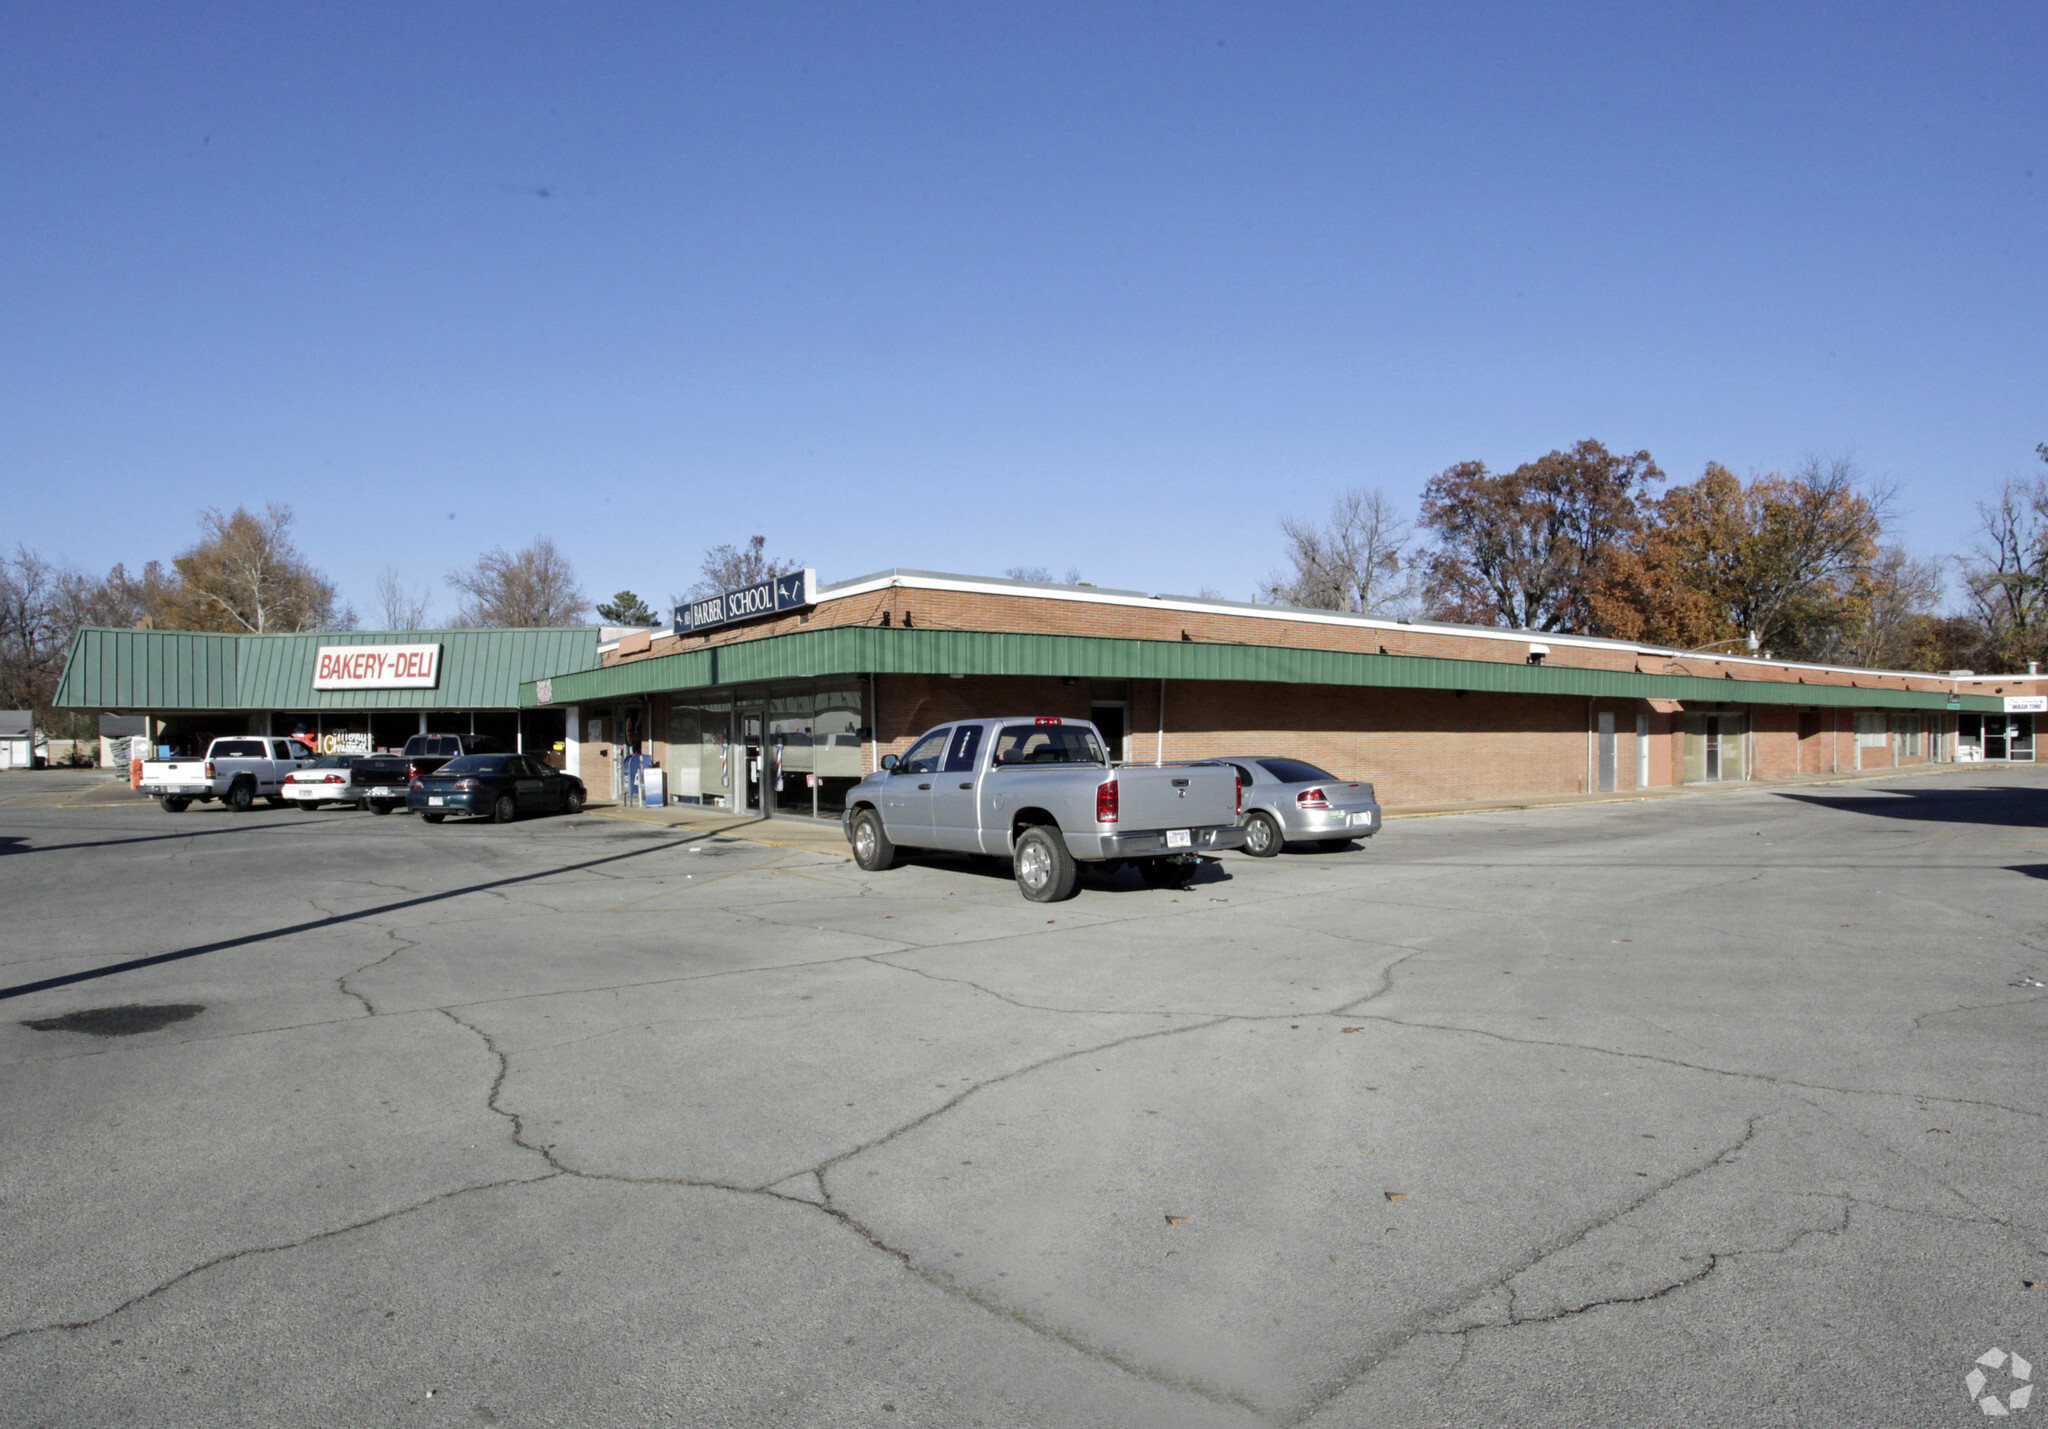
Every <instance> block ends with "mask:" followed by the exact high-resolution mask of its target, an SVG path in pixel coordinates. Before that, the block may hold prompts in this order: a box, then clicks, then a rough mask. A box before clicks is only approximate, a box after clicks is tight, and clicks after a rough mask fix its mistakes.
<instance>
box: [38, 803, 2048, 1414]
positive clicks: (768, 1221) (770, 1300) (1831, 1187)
mask: <svg viewBox="0 0 2048 1429" xmlns="http://www.w3.org/2000/svg"><path fill="white" fill-rule="evenodd" d="M2044 821H2048V778H2043V777H2041V776H2036V775H2033V774H2018V775H2015V774H2009V773H2005V772H2002V771H2001V772H1996V773H1987V772H1983V771H1979V772H1975V773H1959V774H1954V775H1944V776H1937V777H1932V778H1915V779H1905V780H1899V781H1896V782H1895V783H1890V784H1866V785H1858V786H1855V787H1853V788H1832V789H1828V790H1825V791H1810V792H1808V793H1805V794H1803V795H1802V794H1795V795H1787V794H1783V793H1775V794H1772V793H1754V794H1739V795H1733V796H1728V797H1720V798H1711V799H1697V800H1690V799H1688V800H1669V801H1660V802H1657V803H1651V804H1620V805H1602V806H1595V807H1584V808H1574V809H1564V810H1544V811H1532V812H1525V813H1517V814H1507V815H1498V816H1466V817H1458V818H1444V819H1431V820H1420V821H1410V822H1404V823H1397V824H1396V825H1394V826H1393V828H1392V829H1391V830H1390V831H1389V832H1387V833H1386V834H1384V835H1382V836H1381V837H1380V838H1378V839H1375V840H1374V841H1373V842H1372V843H1371V844H1369V845H1367V846H1365V847H1364V848H1362V849H1360V850H1359V851H1357V852H1353V853H1347V854H1341V855H1290V856H1288V857H1285V858H1282V859H1279V860H1276V861H1273V862H1270V863H1262V862H1255V861H1252V860H1249V859H1243V858H1239V857H1232V858H1230V859H1229V860H1227V861H1226V862H1225V863H1223V864H1221V865H1218V866H1217V867H1216V868H1214V869H1212V870H1211V871H1210V872H1209V873H1208V874H1207V875H1206V876H1205V878H1204V880H1203V881H1202V882H1201V883H1199V884H1198V885H1197V886H1196V887H1195V888H1194V889H1192V890H1190V891H1188V892H1185V893H1179V894H1174V893H1168V892H1155V891H1150V890H1146V889H1144V888H1142V887H1141V886H1140V885H1139V884H1138V883H1137V881H1136V880H1135V879H1134V878H1126V879H1124V880H1122V881H1118V882H1114V883H1106V884H1105V883H1096V884H1092V885H1089V886H1086V887H1085V888H1084V890H1083V892H1082V894H1081V896H1080V897H1079V898H1077V899H1076V900H1074V901H1073V902H1071V903H1066V904H1060V905H1055V906H1052V907H1040V906H1038V905H1033V904H1027V903H1024V902H1023V901H1022V900H1020V899H1019V898H1018V897H1017V895H1016V892H1015V890H1014V887H1013V886H1012V885H1011V884H1010V883H1009V882H1008V881H1007V880H1006V879H1004V878H1001V877H997V876H991V875H989V874H988V873H986V872H978V871H975V870H972V869H969V868H968V867H967V866H966V865H964V864H946V863H940V862H933V863H931V864H929V865H923V866H912V867H907V868H903V869H899V870H897V871H895V872H892V873H888V874H882V875H864V874H862V873H860V872H859V870H857V869H856V868H854V867H853V866H852V865H851V864H849V863H847V862H845V861H844V860H842V859H837V858H833V857H830V856H827V855H821V854H815V853H807V852H802V851H794V850H785V849H772V848H762V847H760V846H757V845H753V844H748V843H740V842H725V841H714V840H709V839H704V838H701V837H692V836H688V835H683V834H678V833H676V832H672V831H666V830H660V829H650V828H645V827H641V826H637V825H631V824H625V823H621V822H618V821H613V820H606V819H599V818H590V817H585V818H581V819H576V820H562V819H552V820H536V821H532V822H526V823H520V824H516V825H513V826H510V827H504V828H500V827H493V826H488V825H447V826H443V827H441V828H437V829H430V828H425V827H423V826H421V825H420V824H419V823H418V821H417V820H413V819H407V818H387V819H377V818H371V817H369V816H367V815H363V814H358V813H322V814H314V815H308V814H302V813H298V812H295V811H262V810H259V811H257V812H254V813H251V814H247V815H241V816H236V815H231V814H228V813H225V812H223V811H219V810H213V809H203V808H195V809H194V810H192V811H190V812H188V813H186V814H183V815H177V816H172V815H166V814H163V813H161V812H159V811H157V810H156V809H154V808H153V807H143V808H138V807H135V806H133V805H129V806H125V807H123V806H120V805H113V806H101V807H79V808H51V807H14V808H7V809H0V911H4V913H5V917H6V927H5V935H4V938H0V949H4V952H0V958H4V961H0V983H4V984H5V985H6V986H7V987H8V988H11V989H17V991H13V992H9V993H7V994H6V995H5V996H0V1016H4V1019H5V1020H4V1022H0V1066H4V1070H0V1126H4V1128H5V1134H4V1135H0V1225H4V1233H0V1421H4V1422H6V1423H7V1424H9V1425H14V1424H22V1425H52V1426H56V1425H101V1424H109V1423H138V1424H178V1425H199V1424H265V1425H271V1424H275V1425H309V1426H310V1425H321V1426H331V1425H354V1424H376V1425H383V1424H416V1423H447V1424H460V1425H468V1424H492V1423H497V1424H508V1425H517V1424H536V1425H541V1424H545V1425H592V1424H643V1423H654V1424H658V1423H678V1424H702V1425H727V1424H730V1425H773V1424H791V1425H886V1426H892V1429H893V1426H905V1425H915V1424H923V1425H932V1426H946V1429H953V1426H966V1425H986V1426H998V1425H1000V1426H1066V1425H1104V1426H1126V1425H1158V1426H1208V1425H1255V1424H1285V1423H1297V1422H1303V1421H1308V1422H1312V1423H1315V1424H1318V1425H1331V1426H1346V1429H1348V1427H1349V1426H1360V1429H1363V1426H1368V1425H1401V1426H1407V1425H1434V1424H1444V1425H1467V1424H1485V1425H1514V1426H1547V1425H1567V1424H1573V1425H1582V1424H1596V1423H1597V1424H1658V1425H1673V1424H1685V1425H1693V1424H1697V1425H1716V1426H1725V1425H1730V1424H1745V1425H1746V1424H1774V1425H1775V1424H1802V1425H1808V1424H1827V1425H1833V1424H1842V1425H1880V1424H1881V1425H1922V1424H1926V1425H1941V1424H1959V1423H1974V1422H1981V1420H1982V1418H1983V1415H1982V1413H1981V1411H1980V1409H1979V1408H1977V1407H1973V1404H1972V1402H1971V1397H1970V1395H1969V1393H1968V1392H1967V1390H1966V1385H1965V1378H1964V1376H1965V1374H1966V1372H1967V1371H1969V1370H1970V1368H1971V1366H1972V1361H1973V1360H1975V1359H1976V1358H1977V1357H1978V1356H1980V1355H1983V1354H1985V1353H1986V1352H1987V1351H1989V1350H1990V1349H1992V1348H1993V1347H1994V1346H1995V1347H1998V1348H2000V1349H2003V1350H2006V1351H2009V1352H2010V1351H2018V1352H2019V1353H2020V1354H2021V1355H2022V1356H2023V1357H2024V1358H2026V1359H2027V1360H2029V1361H2033V1362H2039V1363H2041V1364H2043V1365H2044V1366H2048V1290H2043V1289H2031V1288H2028V1287H2029V1286H2030V1285H2036V1284H2039V1283H2041V1282H2044V1281H2048V1255H2044V1251H2048V1190H2044V1176H2043V1171H2042V1168H2043V1166H2044V1164H2048V1158H2044V1137H2043V1123H2042V1089H2043V1086H2044V1072H2048V1057H2044V1041H2043V1031H2044V1027H2048V1002H2044V1001H2043V997H2044V993H2043V992H2042V991H2041V990H2039V989H2037V988H2033V987H2026V986H2014V984H2015V983H2024V982H2026V981H2027V980H2029V979H2037V980H2042V981H2048V952H2044V951H2043V941H2042V939H2043V919H2042V917H2041V915H2040V913H2039V911H2038V910H2039V909H2040V907H2041V905H2042V900H2043V895H2044V892H2048V886H2044V884H2043V882H2042V879H2043V877H2044V876H2048V831H2044V830H2043V828H2042V825H2043V823H2044ZM152 960H154V961H152ZM131 963H132V964H140V965H137V966H131V967H128V968H127V969H126V970H121V969H122V966H123V965H124V964H131ZM79 974H84V975H85V976H84V977H83V978H81V979H80V980H77V981H72V982H68V983H64V984H62V985H57V986H50V987H46V988H44V989H43V990H39V991H30V992H20V991H18V989H19V988H21V987H23V986H26V985H34V984H39V983H47V982H50V981H52V980H55V979H64V978H71V977H74V976H76V975H79ZM102 974H104V975H102ZM123 1007H129V1008H140V1009H141V1010H136V1011H129V1012H120V1013H114V1014H112V1015H105V1014H107V1013H108V1010H109V1009H119V1008H123ZM149 1009H158V1010H156V1011H150V1010H149ZM95 1011H97V1012H100V1013H102V1014H103V1016H102V1017H101V1018H100V1019H99V1020H98V1022H95V1021H94V1019H92V1018H90V1017H87V1018H84V1019H82V1020H81V1019H77V1018H72V1019H70V1020H68V1021H66V1020H64V1019H66V1018H67V1017H68V1015H70V1014H74V1013H81V1012H84V1013H91V1012H95ZM172 1017H176V1018H177V1019H178V1020H165V1019H169V1018H172ZM53 1022H54V1024H55V1025H51V1024H52V1023H53ZM33 1024H43V1026H42V1027H40V1028H39V1027H38V1026H36V1025H33ZM81 1028H82V1029H83V1030H80V1029H81ZM138 1028H139V1029H142V1030H137V1029H138ZM108 1032H111V1033H119V1034H123V1035H98V1034H99V1033H108ZM2044 1372H2048V1370H2044ZM2012 1373H2013V1368H2012V1361H2010V1360H2009V1359H2008V1360H2002V1361H2001V1362H2000V1363H1999V1364H1998V1365H1996V1366H1991V1367H1988V1368H1987V1376H1988V1378H1987V1380H1986V1386H1985V1392H1996V1393H2001V1394H2003V1393H2007V1392H2009V1391H2010V1390H2011V1389H2012V1388H2013V1387H2015V1385H2016V1384H2017V1381H2012V1380H2011V1376H2012ZM2043 1408H2048V1405H2044V1406H2043Z"/></svg>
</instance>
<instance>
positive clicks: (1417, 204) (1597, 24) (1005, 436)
mask: <svg viewBox="0 0 2048 1429" xmlns="http://www.w3.org/2000/svg"><path fill="white" fill-rule="evenodd" d="M2044 59H2048V6H2042V5H2040V4H2038V3H2030V4H1995V3H1970V4H1942V5H1921V6H1900V5H1803V6H1802V5H1793V6H1787V5H1782V4H1769V5H1684V4H1662V5H1647V6H1645V5H1629V6H1614V7H1611V8H1609V7H1597V6H1590V5H1579V6H1571V7H1565V6H1557V5H1529V6H1488V5H1466V6H1450V5H1442V4H1414V5H1405V6H1396V5H1380V6H1374V5H1362V4H1341V5H1327V6H1318V5H1308V4H1257V5H1252V4H1244V5H1203V4H1184V5H1108V4H1089V5H1069V6H1060V5H1052V4H1043V5H997V4H980V5H965V4H951V5H939V4H876V3H862V4H859V5H845V4H834V5H804V4H790V5H777V6H763V5H740V4H732V5H722V6H679V5H646V6H630V5H608V6H602V7H599V6H576V5H565V4H555V5H547V6H539V5H522V4H504V3H493V4H488V5H484V4H477V5H468V6H462V5H427V6H420V5H394V4H375V3H370V4H360V5H350V6H334V5H323V6H313V5H298V6H294V5H286V4H277V5H260V6H256V5H236V6H224V5H223V6H208V5H199V4H182V5H161V4H133V5H118V4H93V3H90V0H66V3H58V4H43V3H28V0H22V3H16V4H14V5H10V6H8V7H7V9H6V10H5V12H4V14H0V204H4V220H0V224H4V226H0V233H4V235H5V237H4V241H0V312H4V317H0V475H4V486H5V489H6V490H7V492H8V499H7V502H6V506H5V509H6V511H7V513H8V514H7V518H6V520H5V523H4V526H0V531H4V539H5V540H6V541H7V542H8V543H9V544H12V543H13V542H15V541H19V542H22V543H25V544H27V545H28V546H30V547H33V548H36V549H40V550H42V551H43V552H44V553H45V554H49V555H53V556H61V557H65V558H68V559H70V560H72V561H75V562H77V563H79V564H81V565H83V566H85V567H87V568H91V569H95V570H97V569H104V568H105V567H106V566H108V565H109V564H111V563H112V562H114V561H116V560H124V561H128V562H130V563H131V564H136V563H140V562H141V561H142V560H145V559H147V558H149V557H152V556H156V557H165V556H169V555H171V554H173V553H174V551H176V550H177V549H179V548H181V547H182V546H184V545H186V544H188V543H189V542H190V540H191V539H192V537H193V534H194V531H195V525H194V515H195V512H196V511H197V509H198V508H199V507H200V506H202V505H209V504H217V505H221V506H233V505H234V504H236V503H246V504H250V505H252V506H253V505H260V504H261V503H264V502H267V501H274V500H284V501H288V502H290V503H291V504H292V506H293V507H294V508H295V509H296V510H297V512H298V515H299V526H300V535H301V538H302V544H303V545H304V547H305V549H306V550H307V552H308V553H309V554H310V555H311V556H312V557H313V559H314V560H315V562H316V563H317V564H319V565H320V566H321V567H323V568H324V569H325V570H326V571H327V572H328V573H329V574H330V575H332V576H333V577H335V578H336V579H337V580H338V581H339V582H340V583H341V585H342V588H343V591H344V593H345V594H346V595H347V596H348V597H350V598H351V599H353V600H354V601H355V603H356V604H357V606H358V607H359V608H360V609H362V610H363V612H364V613H365V614H366V615H367V614H368V611H369V606H370V592H371V587H372V584H373V582H374V580H375V577H376V573H377V571H378V570H379V568H380V567H381V566H383V565H384V564H386V563H389V564H392V565H395V566H397V567H398V568H399V569H400V570H401V571H402V572H404V573H406V574H407V575H409V576H410V577H411V578H413V579H415V580H421V581H430V582H432V583H433V584H434V586H435V587H436V593H437V602H438V603H439V604H440V605H441V606H442V607H443V608H444V609H445V608H447V607H448V606H449V605H450V602H449V600H448V598H447V592H446V590H445V587H442V585H441V582H440V578H441V576H442V575H443V574H444V573H445V571H446V570H447V569H448V568H449V567H451V566H453V565H456V564H460V563H463V562H466V561H467V560H469V559H471V558H473V557H474V556H475V555H476V554H477V553H478V552H479V551H481V550H482V549H484V548H485V547H488V546H491V545H494V544H504V545H507V546H517V545H519V544H521V543H523V542H525V541H526V540H528V539H530V538H531V537H533V536H534V535H536V534H540V533H546V534H548V535H551V536H553V537H554V539H555V540H556V541H557V542H558V543H559V544H560V545H561V546H562V547H563V548H564V549H565V550H566V551H567V552H568V553H569V554H570V556H571V557H572V559H573V560H574V562H575V564H576V567H577V569H578V571H579V573H580V574H581V576H582V577H583V583H584V585H585V588H586V589H587V590H588V591H589V592H590V594H591V595H593V596H594V597H602V596H605V595H608V594H609V593H610V592H612V591H614V590H616V589H618V588H619V587H621V586H630V587H632V588H633V589H635V590H637V591H639V592H640V593H641V594H642V595H644V596H646V597H648V598H649V599H650V600H651V601H653V602H655V603H656V604H661V603H662V602H663V600H664V598H665V597H667V596H668V595H669V594H671V593H672V592H677V591H680V590H682V589H683V588H685V587H687V586H688V585H689V584H690V583H691V581H692V580H693V579H694V578H695V575H696V567H697V565H698V561H699V558H700V556H701V553H702V552H703V550H704V548H705V547H706V546H709V545H711V544H714V543H716V542H721V541H740V540H744V539H745V537H746V536H748V535H749V534H751V533H753V532H756V531H758V532H761V533H762V534H764V535H766V536H767V537H768V539H769V543H770V548H771V550H773V551H776V552H779V553H784V554H788V555H794V556H800V557H802V558H803V559H805V560H806V561H807V562H809V563H810V564H812V565H815V566H816V567H817V568H818V570H819V572H820V575H821V576H822V577H823V578H825V579H834V578H838V577H842V576H847V575H854V574H858V573H860V572H862V571H866V570H870V569H874V568H876V567H881V566H892V565H900V566H913V567H924V568H936V569H942V570H962V571H971V572H987V573H994V572H998V571H1000V570H1001V569H1002V568H1003V567H1006V566H1011V565H1019V564H1029V565H1045V566H1049V567H1053V568H1055V569H1064V568H1065V567H1067V566H1069V565H1072V566H1076V567H1078V568H1079V569H1080V570H1081V572H1082V573H1083V575H1084V576H1085V577H1086V578H1088V579H1090V580H1093V581H1096V582H1098V583H1101V584H1109V585H1120V586H1134V587H1139V588H1143V589H1146V590H1152V591H1171V592H1185V591H1192V590H1195V589H1196V588H1198V587H1200V586H1202V585H1204V584H1208V585H1212V586H1214V587H1216V588H1218V589H1220V590H1222V591H1224V592H1225V593H1226V594H1230V595H1236V596H1244V595H1248V594H1249V592H1250V590H1251V588H1252V586H1253V584H1254V583H1255V582H1256V581H1257V580H1258V578H1259V577H1260V576H1262V575H1263V574H1265V573H1266V572H1267V571H1269V570H1271V569H1272V568H1273V567H1274V566H1275V565H1276V563H1277V558H1278V553H1279V538H1278V533H1277V530H1276V529H1275V528H1276V521H1277V518H1278V516H1279V515H1281V514H1283V513H1287V512H1314V511H1317V510H1319V509H1320V508H1321V507H1322V506H1323V505H1324V504H1325V503H1326V501H1327V499H1328V498H1329V496H1330V495H1331V494H1332V493H1333V492H1335V491H1336V490H1337V489H1338V488H1340V487H1343V486H1346V485H1351V484H1365V485H1375V484H1376V485H1383V486H1385V487H1386V488H1387V489H1388V490H1389V491H1390V492H1393V493H1394V494H1396V495H1398V496H1400V497H1401V498H1403V499H1404V500H1412V498H1413V496H1414V494H1415V492H1416V491H1417V490H1419V488H1420V486H1421V484H1422V482H1423V481H1425V480H1426V479H1427V478H1428V477H1429V476H1430V474H1432V473H1433V472H1435V471H1438V470H1440V469H1441V468H1443V467H1444V466H1446V465H1448V464H1450V463H1451V462H1454V461H1460V460H1465V459H1469V458H1478V459H1482V460H1485V461H1487V462H1489V463H1491V464H1493V465H1495V466H1496V467H1507V466H1512V465H1514V464H1515V463H1517V462H1520V461H1523V460H1527V459H1529V458H1531V457H1534V456H1537V455H1540V454H1541V453H1542V452H1544V451H1547V450H1549V449H1551V448H1553V447H1557V446H1562V445H1567V444H1569V443H1571V442H1573V441H1575V440H1577V439H1579V438H1582V437H1589V436H1590V437H1597V438H1599V439H1601V440H1603V441H1605V442H1607V443H1608V444H1610V445H1611V446H1618V447H1627V448H1630V449H1633V448H1636V447H1647V448H1649V449H1650V451H1651V452H1652V453H1653V454H1654V455H1655V456H1656V457H1657V459H1658V461H1659V462H1660V463H1661V464H1662V465H1663V466H1664V468H1665V470H1666V471H1667V472H1669V473H1671V474H1672V475H1673V476H1674V477H1677V478H1680V479H1689V478H1691V477H1693V476H1696V475H1697V474H1698V472H1699V469H1700V467H1701V466H1702V464H1703V463H1705V462H1706V461H1708V460H1710V459H1711V460H1718V461H1721V462H1723V463H1726V464H1727V465H1729V466H1731V467H1733V468H1735V469H1736V470H1737V471H1741V472H1748V471H1751V470H1770V469H1775V468H1784V467H1786V466H1789V465H1790V464H1792V463H1794V462H1796V461H1797V460H1798V459H1799V458H1800V457H1801V456H1802V455H1803V454H1805V453H1807V452H1825V453H1844V452H1846V453H1852V454H1854V455H1855V456H1856V458H1857V459H1858V460H1859V461H1860V462H1861V464H1862V465H1863V466H1864V468H1865V469H1866V470H1867V471H1868V472H1869V473H1870V474H1872V475H1873V476H1875V477H1879V478H1883V479H1887V480H1890V481H1893V482H1895V483H1896V484H1897V485H1898V488H1899V490H1900V493H1901V498H1902V503H1901V504H1902V519H1901V522H1900V524H1899V528H1898V529H1899V532H1900V534H1901V535H1902V536H1903V537H1904V539H1905V540H1906V541H1907V542H1908V543H1909V544H1910V545H1912V546H1913V547H1915V548H1916V549H1918V550H1921V551H1923V552H1928V553H1935V552H1944V551H1952V550H1955V549H1958V548H1960V547H1962V546H1964V545H1966V544H1967V543H1968V541H1969V539H1970V526H1971V512H1970V508H1971V506H1972V504H1973V503H1974V502H1975V501H1976V500H1977V499H1978V498H1979V497H1981V496H1982V495H1983V494H1984V493H1986V492H1987V491H1988V490H1989V489H1990V488H1991V487H1992V486H1993V485H1994V484H1995V483H1996V482H1997V481H1998V480H1999V479H2000V478H2001V477H2003V476H2006V475H2009V474H2018V473H2025V472H2027V471H2029V470H2030V469H2038V463H2037V461H2036V459H2035V457H2034V455H2033V448H2034V444H2035V443H2036V442H2039V441H2044V440H2048V401H2044V399H2048V380H2044V379H2048V356H2044V354H2048V345H2044V336H2048V297H2044V284H2043V278H2044V274H2048V262H2044V258H2048V254H2044V246H2048V244H2044V237H2048V222H2044V219H2048V203H2044V193H2048V146H2044V120H2048V82H2044V69H2048V66H2044Z"/></svg>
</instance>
